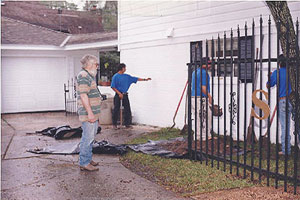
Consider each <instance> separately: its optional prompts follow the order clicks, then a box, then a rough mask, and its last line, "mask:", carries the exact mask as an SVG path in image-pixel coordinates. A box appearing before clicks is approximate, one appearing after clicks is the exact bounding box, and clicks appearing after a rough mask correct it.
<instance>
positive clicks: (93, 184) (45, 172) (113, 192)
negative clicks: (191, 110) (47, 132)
mask: <svg viewBox="0 0 300 200" xmlns="http://www.w3.org/2000/svg"><path fill="white" fill-rule="evenodd" d="M60 125H70V126H71V127H79V126H80V122H79V121H78V118H77V117H76V116H68V117H66V116H65V114H64V113H60V112H58V113H53V112H52V113H33V114H7V115H2V121H1V132H2V133H1V158H2V159H1V160H2V163H1V168H2V171H1V195H2V199H30V200H35V199H45V200H47V199H59V200H64V199H66V200H67V199H70V200H73V199H80V200H84V199H86V200H89V199H110V200H114V199H116V200H121V199H130V200H133V199H136V200H138V199H162V200H167V199H184V198H181V197H179V196H178V195H176V194H174V193H172V192H170V191H166V190H165V189H163V188H162V187H160V186H159V185H157V184H155V183H152V182H150V181H148V180H146V179H144V178H142V177H140V176H138V175H136V174H134V173H132V172H131V171H129V170H128V169H127V168H125V167H124V166H123V165H122V164H121V163H120V162H119V157H118V156H115V155H114V156H112V155H99V154H98V155H94V157H93V159H94V160H95V161H97V162H100V167H99V169H100V170H99V171H98V172H83V171H80V170H79V167H78V164H77V163H78V155H39V154H32V153H29V152H26V150H28V149H33V148H35V147H45V146H48V145H49V146H50V145H55V144H58V143H64V142H70V141H71V142H79V140H80V139H70V140H64V141H60V140H55V139H54V138H51V137H48V136H42V135H36V134H31V135H28V134H26V133H28V132H35V131H37V130H42V129H45V128H48V127H51V126H55V127H56V126H60ZM153 130H155V128H153V127H147V126H134V128H133V129H130V130H125V129H121V130H112V129H110V127H103V130H102V133H101V134H98V135H97V136H96V140H97V141H100V140H103V139H105V140H108V141H109V142H111V143H114V144H123V143H125V142H126V141H128V140H130V139H132V138H134V137H136V136H138V135H140V134H143V133H145V132H150V131H153Z"/></svg>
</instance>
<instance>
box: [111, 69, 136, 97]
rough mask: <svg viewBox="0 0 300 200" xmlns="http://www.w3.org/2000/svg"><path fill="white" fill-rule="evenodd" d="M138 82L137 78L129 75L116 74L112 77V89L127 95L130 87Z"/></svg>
mask: <svg viewBox="0 0 300 200" xmlns="http://www.w3.org/2000/svg"><path fill="white" fill-rule="evenodd" d="M137 81H138V78H137V77H133V76H130V75H128V74H119V73H116V74H115V75H114V76H113V77H112V81H111V87H112V88H116V89H117V90H119V91H120V92H122V93H125V92H127V91H128V89H129V87H130V85H131V84H132V83H136V82H137Z"/></svg>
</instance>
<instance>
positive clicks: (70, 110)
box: [64, 78, 77, 116]
mask: <svg viewBox="0 0 300 200" xmlns="http://www.w3.org/2000/svg"><path fill="white" fill-rule="evenodd" d="M64 94H65V112H66V116H67V115H77V93H76V78H72V79H71V80H69V81H68V83H67V84H64Z"/></svg>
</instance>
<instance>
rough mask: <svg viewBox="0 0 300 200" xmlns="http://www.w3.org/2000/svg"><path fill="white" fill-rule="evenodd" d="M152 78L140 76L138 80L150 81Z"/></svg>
mask: <svg viewBox="0 0 300 200" xmlns="http://www.w3.org/2000/svg"><path fill="white" fill-rule="evenodd" d="M150 80H151V78H138V81H150Z"/></svg>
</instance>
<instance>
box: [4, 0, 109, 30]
mask: <svg viewBox="0 0 300 200" xmlns="http://www.w3.org/2000/svg"><path fill="white" fill-rule="evenodd" d="M4 4H5V5H4V6H1V15H2V16H4V17H8V18H11V19H15V20H20V21H23V22H27V23H30V24H34V25H37V26H42V27H46V28H49V29H52V30H57V31H59V30H62V31H64V32H68V33H71V34H80V33H81V34H82V33H95V32H101V31H103V30H104V29H103V26H102V18H101V15H98V14H97V13H93V12H88V11H73V10H66V9H63V10H62V14H58V10H57V9H50V8H48V7H47V6H46V5H44V4H41V3H39V2H28V1H4ZM79 27H81V29H79Z"/></svg>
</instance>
